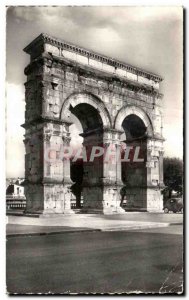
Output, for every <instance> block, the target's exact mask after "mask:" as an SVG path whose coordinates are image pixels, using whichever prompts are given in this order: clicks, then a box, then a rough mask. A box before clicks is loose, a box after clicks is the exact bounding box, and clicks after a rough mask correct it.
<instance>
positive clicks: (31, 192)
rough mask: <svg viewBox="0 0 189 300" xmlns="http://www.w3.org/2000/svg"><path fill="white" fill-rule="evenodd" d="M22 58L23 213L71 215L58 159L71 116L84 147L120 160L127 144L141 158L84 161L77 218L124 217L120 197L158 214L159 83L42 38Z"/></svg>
mask: <svg viewBox="0 0 189 300" xmlns="http://www.w3.org/2000/svg"><path fill="white" fill-rule="evenodd" d="M24 51H25V52H26V53H28V54H30V58H31V61H30V63H29V65H28V66H27V67H26V68H25V74H26V76H27V81H26V83H25V89H26V93H25V95H26V113H25V124H24V125H23V126H24V127H25V130H26V133H25V140H24V143H25V149H26V154H25V177H26V181H25V193H26V198H27V212H28V213H37V214H42V215H43V214H54V213H55V214H56V213H60V214H65V213H73V210H72V209H71V190H70V187H71V185H72V184H73V182H72V181H71V177H70V160H69V159H68V158H67V157H66V158H65V157H62V156H61V155H60V154H61V153H60V152H61V149H62V148H66V147H67V148H68V147H69V145H70V130H69V127H70V125H71V124H72V122H73V121H72V120H73V119H72V115H74V116H75V117H76V118H77V119H78V120H79V121H80V123H81V125H82V129H83V132H81V136H82V137H83V146H84V147H86V148H87V147H88V148H90V147H94V146H95V147H100V146H101V147H103V149H105V150H107V149H108V147H109V146H110V145H111V146H113V147H114V148H115V149H116V151H118V152H119V151H120V153H122V152H123V151H125V150H122V144H126V149H127V147H131V148H132V149H135V148H136V147H138V148H139V149H140V152H139V155H143V158H144V160H143V162H137V163H136V162H134V163H133V161H131V160H130V161H129V162H128V161H127V162H122V160H121V159H117V160H116V162H115V163H113V162H112V160H110V161H108V162H107V161H104V159H98V160H96V161H94V162H91V161H87V162H85V163H84V164H83V169H84V175H83V180H82V189H83V198H84V202H83V212H87V213H104V214H112V213H124V210H123V208H121V206H120V203H121V198H122V196H121V195H123V191H124V195H125V197H126V199H127V209H128V210H129V209H130V210H144V211H161V210H162V205H163V202H162V195H161V190H162V188H163V137H162V109H161V101H162V95H161V94H160V93H159V91H158V88H159V82H160V81H161V80H162V79H161V78H160V77H159V76H157V75H153V74H150V73H147V72H145V71H142V70H138V69H136V68H134V67H131V66H127V65H126V64H124V63H120V62H118V61H116V60H113V59H109V58H107V57H105V56H101V55H97V54H95V53H93V52H89V51H88V50H85V49H83V48H80V47H76V46H74V45H71V44H67V43H65V42H62V41H60V40H58V39H55V38H52V37H49V36H48V35H45V34H41V35H40V36H39V37H37V38H36V39H35V40H34V41H33V42H32V43H30V44H29V45H28V46H27V47H26V48H25V49H24ZM123 133H125V136H126V139H125V140H122V136H123ZM51 150H53V151H51ZM133 151H134V150H133ZM51 152H53V158H52V157H51V155H49V153H51ZM122 154H123V153H122ZM131 156H132V151H131Z"/></svg>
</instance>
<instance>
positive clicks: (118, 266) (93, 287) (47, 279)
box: [7, 225, 182, 293]
mask: <svg viewBox="0 0 189 300" xmlns="http://www.w3.org/2000/svg"><path fill="white" fill-rule="evenodd" d="M181 285H182V227H181V226H178V225H173V226H170V227H166V228H160V229H150V230H144V232H143V231H132V232H90V233H88V232H86V233H78V232H77V233H70V234H62V235H51V236H38V237H19V238H8V241H7V287H8V292H10V293H48V292H52V293H67V292H71V293H85V292H88V293H94V292H97V293H108V292H109V293H110V292H111V293H116V292H117V293H123V292H133V291H141V292H159V291H160V292H161V293H165V292H172V293H173V292H181Z"/></svg>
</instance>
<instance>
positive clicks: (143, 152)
mask: <svg viewBox="0 0 189 300" xmlns="http://www.w3.org/2000/svg"><path fill="white" fill-rule="evenodd" d="M122 128H123V130H124V133H123V135H122V137H121V138H122V149H123V153H122V155H123V156H124V155H125V153H126V152H127V154H128V156H127V155H125V156H124V157H125V158H126V159H125V160H123V161H122V164H121V167H122V181H123V183H124V187H123V189H122V191H121V195H122V204H123V203H126V205H127V207H129V208H134V209H136V208H139V207H141V206H143V203H141V201H143V200H141V199H143V195H142V193H143V192H142V188H144V187H146V185H147V170H146V158H147V127H146V126H145V124H144V121H143V120H142V119H141V118H140V117H138V116H137V115H135V114H130V115H128V116H127V117H126V118H125V119H124V120H123V122H122ZM140 192H141V195H140Z"/></svg>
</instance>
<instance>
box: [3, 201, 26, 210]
mask: <svg viewBox="0 0 189 300" xmlns="http://www.w3.org/2000/svg"><path fill="white" fill-rule="evenodd" d="M25 208H26V199H24V198H23V199H21V198H12V199H11V198H9V199H6V209H7V210H10V209H25Z"/></svg>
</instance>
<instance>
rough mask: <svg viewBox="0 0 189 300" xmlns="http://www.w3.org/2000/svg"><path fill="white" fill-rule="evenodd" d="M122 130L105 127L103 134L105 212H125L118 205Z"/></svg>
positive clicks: (119, 198) (120, 184)
mask: <svg viewBox="0 0 189 300" xmlns="http://www.w3.org/2000/svg"><path fill="white" fill-rule="evenodd" d="M121 133H122V132H120V131H117V130H111V129H109V130H108V129H106V130H105V131H104V136H103V145H104V150H105V155H104V160H103V212H104V213H105V214H112V213H125V211H124V210H123V209H122V208H121V207H120V203H121V195H120V190H121V188H122V186H123V183H122V180H121V141H120V135H121Z"/></svg>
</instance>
